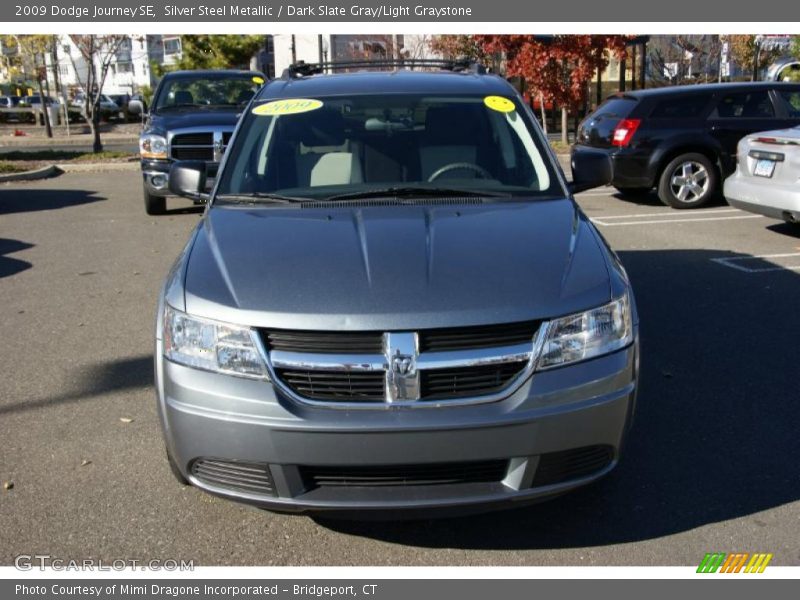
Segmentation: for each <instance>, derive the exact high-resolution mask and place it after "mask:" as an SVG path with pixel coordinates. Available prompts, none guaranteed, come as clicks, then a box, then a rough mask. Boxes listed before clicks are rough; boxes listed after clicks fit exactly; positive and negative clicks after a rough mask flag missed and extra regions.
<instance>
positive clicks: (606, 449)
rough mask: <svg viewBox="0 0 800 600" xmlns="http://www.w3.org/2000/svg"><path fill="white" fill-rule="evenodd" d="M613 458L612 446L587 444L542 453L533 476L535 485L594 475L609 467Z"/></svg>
mask: <svg viewBox="0 0 800 600" xmlns="http://www.w3.org/2000/svg"><path fill="white" fill-rule="evenodd" d="M613 458H614V451H613V449H612V448H611V447H610V446H585V447H583V448H574V449H572V450H563V451H561V452H548V453H546V454H542V455H541V457H540V458H539V466H538V467H537V468H536V474H535V475H534V476H533V487H537V486H541V485H552V484H554V483H562V482H564V481H569V480H570V479H579V478H580V477H586V476H588V475H592V474H594V473H596V472H598V471H600V470H602V469H604V468H605V467H607V466H608V465H609V464H610V463H611V461H612V459H613Z"/></svg>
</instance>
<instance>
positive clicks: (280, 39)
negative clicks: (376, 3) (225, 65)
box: [268, 34, 440, 76]
mask: <svg viewBox="0 0 800 600" xmlns="http://www.w3.org/2000/svg"><path fill="white" fill-rule="evenodd" d="M270 37H272V44H273V55H274V73H275V75H277V76H280V74H281V73H282V72H283V70H284V69H285V68H286V67H288V66H289V65H290V64H292V63H294V62H298V61H301V60H302V61H305V62H308V63H316V62H342V61H347V60H379V59H391V58H401V57H402V58H416V59H426V58H440V57H439V56H438V55H435V54H433V53H432V52H431V50H430V48H429V46H428V42H429V40H430V37H431V36H429V35H420V34H412V35H331V34H316V35H315V34H300V35H298V34H276V35H274V36H270ZM268 74H269V73H268Z"/></svg>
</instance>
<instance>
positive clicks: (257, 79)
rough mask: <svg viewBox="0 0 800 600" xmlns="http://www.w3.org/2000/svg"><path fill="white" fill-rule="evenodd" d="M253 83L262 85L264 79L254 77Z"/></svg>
mask: <svg viewBox="0 0 800 600" xmlns="http://www.w3.org/2000/svg"><path fill="white" fill-rule="evenodd" d="M253 83H255V84H257V85H264V78H263V77H259V76H258V75H256V76H255V77H253Z"/></svg>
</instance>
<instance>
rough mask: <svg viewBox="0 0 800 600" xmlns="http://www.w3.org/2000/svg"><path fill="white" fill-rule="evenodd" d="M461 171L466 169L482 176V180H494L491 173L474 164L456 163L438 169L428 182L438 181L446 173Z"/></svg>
mask: <svg viewBox="0 0 800 600" xmlns="http://www.w3.org/2000/svg"><path fill="white" fill-rule="evenodd" d="M459 169H466V170H468V171H475V173H477V174H478V175H480V176H481V178H483V179H491V178H492V174H491V173H489V171H487V170H486V169H484V168H483V167H481V166H479V165H476V164H474V163H468V162H455V163H450V164H449V165H445V166H443V167H441V168H440V169H436V170H435V171H434V172H433V173H432V174H431V176H430V177H428V181H429V182H430V181H436V180H437V179H439V177H441V176H442V175H444V174H445V173H449V172H450V171H458V170H459Z"/></svg>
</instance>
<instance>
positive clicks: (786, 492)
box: [319, 250, 800, 550]
mask: <svg viewBox="0 0 800 600" xmlns="http://www.w3.org/2000/svg"><path fill="white" fill-rule="evenodd" d="M619 254H620V258H621V259H622V262H623V263H624V264H625V266H626V268H627V270H628V273H629V275H630V278H631V281H632V283H633V288H634V291H635V293H636V299H637V304H638V309H639V314H640V319H641V349H642V360H641V379H640V390H639V399H638V408H637V415H636V420H635V424H634V427H633V430H632V431H631V436H630V438H629V440H628V444H627V447H626V450H625V454H624V456H623V457H622V460H621V462H620V465H619V467H618V468H617V469H616V471H615V472H613V473H612V474H611V475H610V476H609V477H607V478H605V479H603V480H601V481H599V482H597V483H595V484H594V485H591V486H588V487H586V488H583V489H581V490H577V491H574V492H572V493H569V494H566V495H564V496H561V497H559V498H557V499H555V500H552V501H550V502H545V503H541V504H536V505H532V506H529V507H526V508H519V509H515V510H512V511H506V512H495V513H489V514H485V515H478V516H471V517H469V518H464V517H461V518H453V519H445V520H426V521H410V522H398V521H394V522H380V521H344V520H331V519H325V520H320V521H319V522H320V523H321V524H322V525H324V526H325V527H328V528H330V529H332V530H336V531H340V532H344V533H348V534H352V535H359V536H364V537H370V538H375V539H380V540H383V541H389V542H392V543H398V544H407V545H414V546H424V547H432V548H445V547H446V548H463V549H483V550H487V549H488V550H491V549H496V550H500V549H503V550H508V549H536V548H571V547H583V546H594V545H607V544H619V543H625V542H633V541H640V540H646V539H654V538H658V537H662V536H666V535H670V534H675V533H678V532H683V531H687V530H690V529H693V528H696V527H700V526H703V525H706V524H710V523H716V522H720V521H726V520H729V519H736V518H748V519H750V521H749V522H750V524H751V526H752V527H753V528H754V529H758V528H759V527H765V526H767V524H766V523H764V521H762V520H761V519H760V518H759V516H758V515H757V513H759V512H760V511H763V510H767V509H771V508H775V507H778V506H781V505H783V504H786V503H789V502H793V501H797V500H799V499H800V476H798V468H797V460H796V457H797V456H800V436H799V435H798V434H797V431H798V408H797V406H798V402H797V401H798V392H797V381H796V378H795V377H794V376H793V374H794V373H795V372H796V369H797V336H798V327H797V316H796V315H797V313H796V298H797V293H798V289H799V287H798V286H800V276H798V274H797V273H796V272H793V271H789V270H777V271H768V272H753V273H748V272H745V271H742V270H740V269H735V268H729V267H728V266H726V265H725V264H721V263H719V262H714V261H713V260H712V259H718V258H746V257H745V256H743V255H736V254H734V253H725V252H720V251H705V250H675V251H672V250H664V251H629V252H620V253H619ZM735 264H742V263H735ZM744 264H747V263H744Z"/></svg>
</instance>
